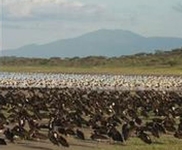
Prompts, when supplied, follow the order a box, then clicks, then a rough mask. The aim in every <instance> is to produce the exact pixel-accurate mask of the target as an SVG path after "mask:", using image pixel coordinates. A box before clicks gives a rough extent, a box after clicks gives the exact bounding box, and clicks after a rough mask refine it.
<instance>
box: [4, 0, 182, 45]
mask: <svg viewBox="0 0 182 150" xmlns="http://www.w3.org/2000/svg"><path fill="white" fill-rule="evenodd" d="M0 8H1V9H0V10H1V11H0V16H1V19H0V34H1V37H0V46H1V49H14V48H18V47H21V46H24V45H27V44H34V43H35V44H44V43H49V42H52V41H56V40H59V39H67V38H73V37H77V36H79V35H82V34H85V33H88V32H92V31H95V30H99V29H122V30H130V31H132V32H135V33H138V34H141V35H143V36H146V37H151V36H165V37H181V38H182V1H181V0H0Z"/></svg>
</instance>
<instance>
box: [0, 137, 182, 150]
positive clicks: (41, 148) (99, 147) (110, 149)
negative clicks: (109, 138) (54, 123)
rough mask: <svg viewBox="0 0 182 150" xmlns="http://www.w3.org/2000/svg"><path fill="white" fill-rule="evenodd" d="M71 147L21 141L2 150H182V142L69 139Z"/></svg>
mask: <svg viewBox="0 0 182 150" xmlns="http://www.w3.org/2000/svg"><path fill="white" fill-rule="evenodd" d="M68 140H69V143H70V147H69V148H64V147H62V146H60V147H57V146H55V145H53V144H52V143H51V142H50V141H48V140H47V141H37V142H33V141H19V142H17V143H15V144H12V143H8V145H7V146H1V147H0V148H1V150H7V149H8V150H31V149H32V150H33V149H34V150H35V149H37V150H58V149H64V150H65V149H69V150H92V149H94V150H120V149H122V150H146V149H147V150H169V149H170V150H181V146H182V140H180V139H175V138H173V137H172V136H167V135H166V136H162V137H161V138H160V139H155V142H154V143H153V144H151V145H147V144H145V143H143V142H142V141H141V140H140V139H138V138H131V139H129V140H128V141H127V142H126V143H125V144H113V143H109V142H100V143H98V142H96V141H90V140H86V141H81V140H76V139H73V138H71V137H68Z"/></svg>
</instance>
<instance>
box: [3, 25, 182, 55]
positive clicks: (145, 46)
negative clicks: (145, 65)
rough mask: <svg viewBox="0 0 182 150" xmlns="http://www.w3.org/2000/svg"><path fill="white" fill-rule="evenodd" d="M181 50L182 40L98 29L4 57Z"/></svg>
mask: <svg viewBox="0 0 182 150" xmlns="http://www.w3.org/2000/svg"><path fill="white" fill-rule="evenodd" d="M179 47H182V38H172V37H144V36H141V35H139V34H136V33H133V32H131V31H125V30H106V29H102V30H98V31H95V32H91V33H87V34H84V35H82V36H79V37H76V38H72V39H64V40H58V41H55V42H51V43H47V44H43V45H36V44H32V45H27V46H24V47H21V48H18V49H12V50H4V51H3V52H2V54H3V56H17V57H39V58H49V57H76V56H78V57H86V56H107V57H114V56H122V55H131V54H136V53H140V52H144V53H150V52H154V51H155V50H170V49H174V48H179Z"/></svg>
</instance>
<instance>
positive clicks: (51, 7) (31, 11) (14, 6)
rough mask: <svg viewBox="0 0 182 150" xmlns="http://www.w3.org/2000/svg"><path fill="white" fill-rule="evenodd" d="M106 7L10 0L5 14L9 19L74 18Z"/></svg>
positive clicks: (52, 0)
mask: <svg viewBox="0 0 182 150" xmlns="http://www.w3.org/2000/svg"><path fill="white" fill-rule="evenodd" d="M1 5H2V4H1ZM104 9H105V8H104V6H102V5H96V4H95V5H94V4H85V3H81V2H78V1H73V2H69V1H68V0H9V1H4V3H3V12H4V14H3V16H4V19H8V20H26V19H28V20H34V19H40V18H42V19H62V18H63V19H73V18H80V17H90V16H95V15H96V14H97V15H99V14H102V13H103V12H104Z"/></svg>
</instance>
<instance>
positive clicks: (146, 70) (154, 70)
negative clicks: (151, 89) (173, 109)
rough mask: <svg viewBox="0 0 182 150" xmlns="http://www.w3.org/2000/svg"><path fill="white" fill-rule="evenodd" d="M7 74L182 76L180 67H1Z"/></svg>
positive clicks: (181, 67)
mask: <svg viewBox="0 0 182 150" xmlns="http://www.w3.org/2000/svg"><path fill="white" fill-rule="evenodd" d="M0 71H5V72H42V73H106V74H107V73H108V74H155V75H182V66H178V67H58V66H0Z"/></svg>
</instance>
